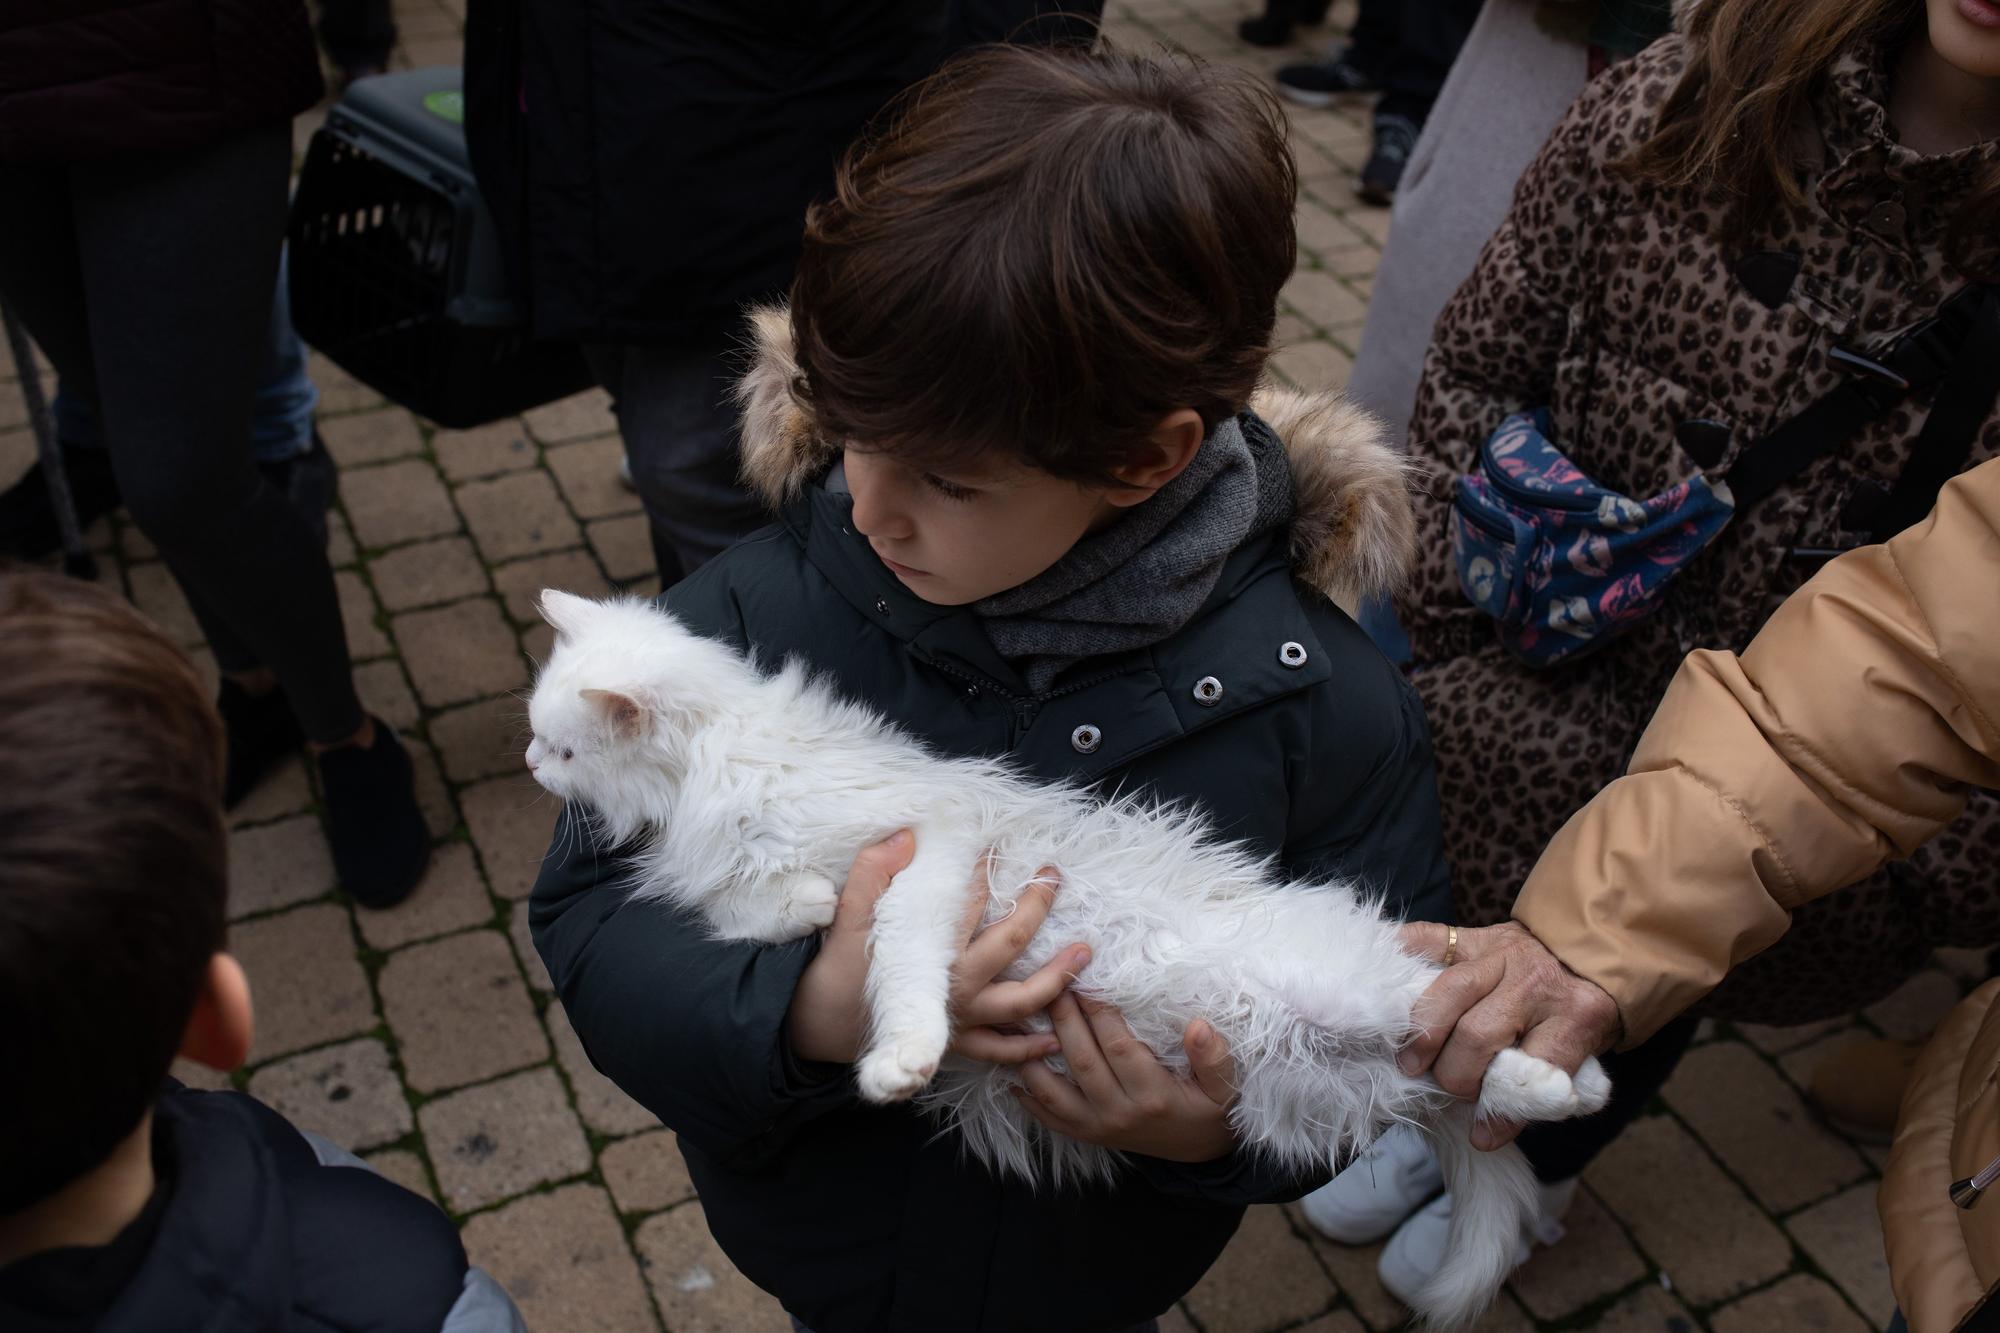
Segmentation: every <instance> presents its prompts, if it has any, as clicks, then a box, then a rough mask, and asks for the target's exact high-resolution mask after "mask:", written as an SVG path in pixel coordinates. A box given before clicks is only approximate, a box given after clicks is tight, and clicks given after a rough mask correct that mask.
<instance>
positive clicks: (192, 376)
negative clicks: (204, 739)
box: [0, 122, 363, 742]
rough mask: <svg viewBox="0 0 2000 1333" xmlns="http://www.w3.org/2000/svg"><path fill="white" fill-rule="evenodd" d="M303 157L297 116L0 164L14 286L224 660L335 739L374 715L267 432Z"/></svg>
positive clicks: (17, 305)
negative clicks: (222, 132)
mask: <svg viewBox="0 0 2000 1333" xmlns="http://www.w3.org/2000/svg"><path fill="white" fill-rule="evenodd" d="M291 160H292V138H291V126H290V125H289V124H287V123H284V122H278V123H276V124H272V125H269V126H266V127H264V128H262V129H258V130H253V131H248V132H245V133H241V134H236V135H233V136H231V137H229V138H227V139H224V140H223V141H221V142H220V143H215V144H211V145H209V146H208V147H205V148H201V149H197V150H194V151H192V152H184V153H148V154H128V155H124V156H119V157H111V158H104V159H101V160H98V161H92V162H83V163H78V164H75V165H72V166H60V165H58V166H6V167H0V295H4V296H5V298H6V300H7V303H8V304H9V305H11V306H12V307H13V308H14V309H15V310H16V311H17V312H18V313H19V315H20V317H21V320H22V322H23V323H24V324H25V325H26V326H27V328H28V331H29V333H30V334H32V335H33V337H34V339H35V341H36V342H38V343H40V344H41V347H42V350H43V351H44V352H45V353H47V354H48V358H49V360H50V361H51V362H53V363H54V364H55V368H56V372H57V373H58V374H59V375H60V376H61V378H62V384H63V388H64V390H65V391H66V392H68V393H72V394H76V395H80V396H81V397H83V398H84V399H85V400H86V401H87V402H88V403H89V404H90V405H91V406H92V407H94V408H95V409H96V413H97V415H98V418H99V419H100V420H101V421H102V422H103V424H104V434H105V445H106V448H107V449H108V451H109V453H110V456H111V467H112V472H113V475H114V476H115V477H116V478H117V481H118V487H119V490H120V491H121V492H122V493H123V495H124V497H125V503H126V506H127V508H128V510H129V511H130V513H131V516H132V519H133V521H134V522H135V523H137V524H138V525H139V530H140V531H142V532H144V533H145V534H146V536H147V537H148V538H150V539H151V540H152V542H153V544H154V545H155V546H157V547H158V548H159V550H160V554H161V557H162V558H163V559H164V560H165V561H166V563H167V566H168V568H170V569H171V570H172V571H173V574H174V577H175V579H176V580H178V581H179V583H180V585H181V590H182V591H183V592H184V593H186V595H187V599H188V604H189V606H191V607H192V608H193V610H194V613H195V615H196V617H197V618H198V619H199V620H200V622H201V626H202V630H203V632H204V633H205V634H206V635H207V636H208V641H209V644H210V646H211V647H212V648H213V649H214V652H215V657H216V661H217V663H218V664H219V665H220V666H221V667H222V668H223V670H225V671H239V670H245V669H248V668H250V667H252V666H256V665H260V664H261V665H264V666H268V667H269V668H270V669H271V670H272V671H273V672H275V673H276V675H277V677H278V681H279V683H280V685H282V686H283V688H284V691H285V694H286V697H287V698H288V699H289V700H290V702H291V706H292V709H293V711H294V712H295V713H296V714H297V715H298V718H299V722H300V724H301V725H302V726H303V727H304V728H305V732H306V735H307V736H308V737H310V738H311V739H313V740H315V741H323V742H330V741H337V740H341V739H344V738H346V737H348V736H351V735H353V734H354V732H355V731H357V730H358V729H359V728H360V726H361V722H362V716H363V715H362V711H361V704H360V702H359V701H358V700H357V699H356V697H355V694H354V683H353V679H352V676H351V675H350V672H349V669H348V660H347V638H346V633H345V631H344V630H343V628H342V625H341V619H340V603H339V600H338V598H337V597H336V595H335V593H334V585H333V571H332V569H331V568H329V567H328V565H327V560H326V551H325V548H324V547H323V546H322V545H321V543H320V542H319V541H318V540H316V539H315V537H314V535H313V532H312V529H311V528H310V527H309V526H308V525H307V523H306V520H305V519H304V518H303V517H302V516H301V515H300V513H299V511H298V510H297V509H296V508H294V507H293V506H292V504H291V503H290V502H289V501H288V500H287V499H286V498H285V497H284V496H283V495H281V494H280V493H279V492H278V491H277V490H276V489H274V488H273V487H272V486H271V485H270V484H269V483H268V482H267V481H266V480H265V479H264V475H263V473H262V472H260V471H258V469H257V465H256V462H255V458H254V453H253V449H252V446H251V432H250V416H251V402H252V397H253V394H254V391H255V389H256V387H257V378H258V374H259V371H260V370H261V369H262V368H263V366H264V363H265V359H266V345H265V344H266V338H267V334H268V330H269V325H270V319H271V299H272V291H273V284H274V283H275V281H276V277H277V272H278V247H279V244H280V242H281V241H283V239H284V234H285V209H286V195H285V186H286V178H287V176H288V174H289V172H290V170H291Z"/></svg>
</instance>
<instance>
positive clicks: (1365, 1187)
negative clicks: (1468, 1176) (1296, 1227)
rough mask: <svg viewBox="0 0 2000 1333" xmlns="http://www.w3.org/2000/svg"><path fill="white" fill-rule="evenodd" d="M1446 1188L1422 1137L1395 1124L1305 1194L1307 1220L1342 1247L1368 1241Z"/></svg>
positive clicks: (1392, 1229)
mask: <svg viewBox="0 0 2000 1333" xmlns="http://www.w3.org/2000/svg"><path fill="white" fill-rule="evenodd" d="M1443 1188H1444V1175H1443V1173H1442V1172H1440V1171H1439V1170H1438V1164H1437V1158H1436V1157H1434V1156H1433V1155H1432V1154H1431V1149H1430V1145H1429V1144H1428V1143H1425V1142H1424V1137H1423V1135H1421V1134H1419V1133H1418V1132H1417V1131H1416V1130H1414V1129H1411V1128H1410V1127H1409V1126H1408V1125H1391V1126H1390V1127H1389V1128H1388V1129H1387V1130H1385V1131H1383V1133H1382V1136H1381V1137H1380V1138H1378V1139H1376V1140H1375V1142H1374V1143H1372V1144H1370V1145H1369V1146H1368V1148H1367V1150H1366V1151H1364V1152H1363V1153H1362V1154H1361V1155H1360V1156H1359V1157H1357V1158H1355V1159H1354V1160H1353V1161H1352V1162H1349V1163H1348V1164H1347V1167H1346V1169H1345V1170H1343V1171H1342V1172H1341V1173H1340V1174H1339V1175H1337V1176H1335V1177H1334V1178H1333V1180H1332V1181H1331V1182H1330V1183H1328V1184H1326V1185H1324V1186H1322V1187H1321V1188H1319V1189H1316V1190H1314V1191H1313V1192H1312V1193H1311V1194H1308V1195H1306V1197H1305V1203H1304V1205H1303V1206H1304V1208H1305V1213H1306V1220H1307V1221H1308V1222H1310V1223H1312V1224H1313V1227H1314V1228H1315V1229H1316V1230H1318V1231H1319V1232H1320V1233H1321V1234H1322V1235H1325V1236H1328V1237H1331V1238H1332V1239H1334V1240H1337V1241H1339V1242H1340V1243H1341V1244H1343V1245H1366V1244H1368V1243H1369V1242H1371V1241H1378V1240H1380V1239H1382V1237H1384V1236H1386V1235H1388V1234H1389V1233H1390V1232H1391V1231H1394V1230H1395V1229H1396V1226H1397V1224H1398V1223H1400V1222H1401V1221H1402V1220H1403V1219H1404V1218H1406V1217H1408V1216H1409V1215H1410V1214H1411V1213H1413V1212H1415V1211H1416V1210H1417V1209H1418V1208H1419V1207H1421V1206H1422V1204H1423V1202H1424V1200H1426V1199H1428V1198H1430V1197H1431V1196H1432V1195H1433V1194H1436V1193H1437V1192H1438V1191H1439V1190H1441V1189H1443Z"/></svg>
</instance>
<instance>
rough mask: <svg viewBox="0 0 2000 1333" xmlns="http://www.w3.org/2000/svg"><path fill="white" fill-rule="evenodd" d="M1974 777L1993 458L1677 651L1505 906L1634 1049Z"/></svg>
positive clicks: (1981, 743) (1992, 719)
mask: <svg viewBox="0 0 2000 1333" xmlns="http://www.w3.org/2000/svg"><path fill="white" fill-rule="evenodd" d="M1975 786H1976V787H2000V460H1995V461H1994V462H1990V463H1987V464H1985V465H1983V466H1981V467H1978V468H1976V469H1974V470H1972V471H1971V472H1968V473H1966V474H1964V475H1963V476H1961V477H1959V478H1958V479H1957V480H1955V481H1953V482H1952V483H1951V484H1950V485H1949V486H1947V487H1946V488H1945V490H1944V492H1943V494H1942V495H1940V497H1939V499H1938V503H1937V507H1936V508H1935V509H1934V510H1933V511H1932V513H1931V516H1930V517H1929V518H1928V519H1926V520H1925V521H1924V522H1923V523H1920V524H1918V525H1917V526H1916V527H1914V528H1912V529H1910V530H1909V531H1908V532H1906V533H1904V534H1902V535H1901V536H1899V537H1897V538H1896V539H1895V540H1893V541H1891V542H1889V543H1888V544H1887V545H1884V546H1874V547H1869V548H1866V549H1864V550H1860V551H1855V552H1853V553H1851V554H1849V555H1845V556H1842V557H1841V558H1840V559H1838V560H1836V561H1834V562H1833V563H1832V564H1830V565H1828V566H1827V567H1826V568H1825V569H1824V570H1822V571H1821V572H1820V574H1819V575H1818V577H1816V578H1814V579H1813V580H1812V581H1811V582H1810V583H1808V584H1807V585H1806V586H1805V587H1804V588H1802V589H1800V590H1799V592H1798V593H1797V594H1796V595H1794V596H1793V597H1792V598H1791V599H1790V600H1789V601H1787V602H1786V603H1785V605H1784V606H1783V607H1781V608H1780V609H1779V611H1778V613H1777V614H1776V615H1774V616H1773V617H1772V618H1771V620H1770V623H1769V624H1767V625H1766V626H1765V627H1764V630H1763V632H1762V633H1760V634H1759V635H1758V636H1757V638H1756V640H1755V642H1753V643H1752V644H1751V645H1750V647H1749V649H1748V650H1747V651H1746V652H1745V653H1744V654H1743V656H1742V658H1741V659H1738V658H1736V657H1734V656H1732V655H1730V654H1728V653H1717V652H1698V653H1695V654H1693V655H1691V656H1690V657H1689V658H1688V660H1687V661H1686V662H1685V663H1684V664H1683V665H1682V667H1681V670H1680V673H1679V674H1678V675H1677V676H1676V677H1675V678H1674V682H1673V686H1672V688H1670V689H1669V690H1668V691H1667V695H1666V697H1665V699H1663V700H1662V701H1661V704H1660V707H1659V710H1658V711H1657V712H1656V713H1655V714H1654V715H1653V721H1652V724H1651V725H1650V726H1649V727H1648V728H1647V731H1646V734H1645V736H1644V738H1643V739H1642V740H1641V741H1640V743H1639V749H1638V751H1637V753H1636V754H1635V755H1634V757H1633V760H1632V766H1631V770H1630V772H1629V774H1628V776H1626V777H1624V778H1621V779H1619V780H1618V781H1617V782H1615V783H1613V784H1611V786H1609V787H1607V788H1605V790H1604V791H1603V792H1601V793H1599V795H1598V797H1597V798H1596V799H1595V800H1593V801H1592V802H1591V803H1590V804H1589V805H1587V806H1585V807H1584V808H1583V809H1582V810H1581V811H1579V812H1578V813H1577V814H1576V815H1575V816H1574V817H1573V818H1572V819H1571V820H1570V821H1569V823H1568V824H1567V825H1566V826H1565V827H1564V828H1563V830H1562V832H1561V833H1559V834H1558V835H1557V836H1556V838H1555V840H1554V841H1553V842H1551V843H1550V844H1549V847H1548V849H1547V851H1546V852H1545V853H1544V854H1543V856H1542V858H1541V860H1540V862H1539V863H1538V864H1537V865H1536V867H1535V870H1534V873H1533V874H1532V875H1531V876H1530V877H1529V880H1528V883H1527V886H1526V887H1525V888H1524V889H1523V890H1522V891H1521V895H1520V898H1519V901H1518V902H1517V903H1516V905H1515V908H1514V916H1515V918H1516V919H1517V920H1519V921H1520V922H1522V924H1524V925H1526V926H1527V927H1528V929H1529V930H1531V931H1533V932H1534V933H1535V935H1536V937H1537V938H1538V939H1540V940H1541V941H1542V942H1543V943H1544V944H1546V945H1547V946H1548V947H1549V948H1550V949H1551V950H1552V951H1553V952H1554V953H1555V954H1556V956H1557V957H1559V958H1561V959H1562V960H1563V962H1564V963H1566V964H1568V965H1569V967H1571V968H1572V969H1573V970H1575V971H1576V972H1577V973H1579V974H1580V975H1582V976H1585V977H1588V978H1589V979H1590V980H1592V981H1594V982H1596V983H1597V984H1598V985H1600V986H1602V987H1604V989H1605V990H1606V991H1608V992H1610V994H1611V996H1612V998H1613V999H1615V1000H1616V1001H1617V1002H1618V1007H1619V1011H1620V1014H1621V1015H1622V1017H1623V1019H1624V1022H1625V1035H1624V1041H1625V1044H1626V1045H1633V1044H1636V1043H1637V1042H1639V1041H1640V1040H1642V1039H1644V1038H1645V1037H1647V1036H1649V1035H1650V1034H1651V1033H1652V1032H1653V1031H1654V1030H1656V1029H1657V1028H1658V1027H1659V1026H1660V1025H1661V1024H1662V1023H1664V1022H1666V1021H1667V1020H1668V1019H1670V1018H1672V1017H1673V1016H1674V1015H1675V1014H1677V1013H1679V1012H1680V1011H1682V1010H1683V1009H1685V1008H1687V1007H1688V1006H1689V1005H1691V1004H1692V1003H1694V1002H1695V1001H1696V1000H1698V999H1700V998H1701V996H1702V995H1704V994H1705V993H1706V992H1708V991H1709V990H1710V989H1711V988H1713V987H1714V986H1715V985H1716V983H1717V982H1718V981H1720V980H1721V978H1722V976H1723V975H1724V974H1725V973H1726V972H1727V971H1728V970H1729V969H1730V968H1731V967H1733V966H1735V965H1736V964H1738V963H1740V962H1742V961H1743V960H1744V959H1745V958H1748V957H1750V956H1751V955H1752V954H1755V953H1757V952H1758V951H1759V950H1761V949H1764V948H1767V947H1769V946H1770V944H1771V943H1772V942H1773V941H1775V940H1776V939H1777V938H1778V937H1779V936H1780V935H1782V934H1783V933H1784V931H1785V928H1786V926H1787V924H1788V923H1789V919H1790V915H1789V914H1790V909H1791V908H1793V907H1795V906H1797V905H1799V904H1800V903H1802V902H1805V901H1807V900H1809V899H1812V898H1815V897H1818V896H1820V895H1822V894H1826V893H1831V892H1833V891H1834V890H1835V889H1838V888H1841V887H1843V886H1844V885H1848V884H1852V883H1854V882H1855V881H1856V880H1859V879H1862V878H1864V877H1865V876H1867V875H1868V874H1869V873H1870V872H1872V871H1873V870H1875V869H1876V868H1877V867H1878V866H1880V865H1881V864H1882V863H1883V862H1885V861H1888V860H1890V859H1892V858H1894V857H1897V856H1902V855H1907V854H1908V853H1910V852H1911V851H1912V850H1914V849H1915V848H1916V847H1917V846H1919V845H1920V844H1922V843H1923V842H1924V841H1925V840H1926V839H1928V838H1930V837H1932V836H1934V835H1935V834H1937V833H1938V832H1940V831H1941V830H1942V829H1943V828H1944V827H1945V825H1946V824H1948V823H1949V822H1950V821H1951V820H1952V819H1953V818H1954V817H1955V816H1956V815H1957V814H1958V812H1959V810H1960V809H1961V808H1962V807H1963V806H1964V804H1965V800H1966V794H1967V788H1968V787H1975Z"/></svg>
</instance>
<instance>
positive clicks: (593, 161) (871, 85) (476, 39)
mask: <svg viewBox="0 0 2000 1333" xmlns="http://www.w3.org/2000/svg"><path fill="white" fill-rule="evenodd" d="M939 12H940V7H939V6H937V5H934V4H927V3H922V2H921V0H803V2H801V0H788V2H786V3H777V2H776V0H647V2H646V3H614V2H613V0H473V2H472V4H471V6H470V8H469V9H468V11H467V15H466V48H465V87H466V133H467V137H468V140H469V143H470V147H471V151H472V157H473V165H474V168H475V170H476V171H477V173H478V177H479V183H480V189H481V192H482V193H483V194H484V195H485V196H486V198H487V202H488V203H489V205H491V206H492V209H493V213H494V216H495V219H496V220H497V221H498V223H499V225H500V227H501V231H502V234H503V235H504V236H505V237H506V238H507V239H508V241H509V245H508V251H509V255H510V257H511V259H512V260H513V262H514V266H515V268H516V270H517V274H518V276H519V277H520V279H521V280H522V282H523V285H524V290H526V291H527V293H528V296H529V306H530V310H531V314H532V319H533V323H534V330H535V333H536V334H537V336H540V337H544V338H561V339H570V340H576V341H583V342H641V343H643V342H672V341H677V340H680V339H683V338H686V337H690V336H699V335H703V334H709V333H712V331H713V330H714V329H716V328H718V327H720V326H721V325H723V324H725V323H727V322H728V321H730V320H731V319H732V318H733V316H734V312H735V311H736V309H737V307H738V306H739V305H741V304H743V303H744V302H746V301H749V300H752V299H754V298H764V297H769V296H772V295H774V294H781V293H782V292H783V291H784V290H785V289H786V288H787V287H789V286H790V285H791V280H792V267H793V265H794V264H795V263H796V262H797V260H798V252H799V238H800V234H801V229H802V226H803V223H804V219H805V211H806V205H807V204H809V203H810V202H812V201H813V200H814V199H816V198H818V197H819V196H820V195H822V194H824V193H826V192H827V191H828V190H829V189H830V188H831V186H832V183H833V166H834V162H835V160H836V159H837V158H838V157H839V155H840V153H841V152H842V150H844V149H845V148H846V147H847V145H848V142H849V141H850V140H852V139H853V138H854V136H855V135H856V134H857V133H858V132H859V131H860V129H861V128H862V126H863V125H864V124H866V123H867V121H868V119H869V117H870V116H872V115H874V114H875V112H876V111H877V110H878V109H880V108H881V106H882V105H883V103H885V102H887V101H888V100H889V98H890V97H892V96H893V95H894V94H895V93H897V92H898V91H900V90H901V89H902V88H903V87H905V86H906V85H908V84H910V83H912V82H914V81H915V80H916V79H918V78H920V77H922V76H923V75H924V74H926V73H928V72H929V71H930V70H931V68H932V67H933V66H934V65H935V63H936V62H937V60H938V58H939V55H940V48H941V43H942V41H943V31H944V30H943V20H942V19H941V17H940V16H939Z"/></svg>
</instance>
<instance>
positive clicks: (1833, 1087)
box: [1806, 1037, 1924, 1144]
mask: <svg viewBox="0 0 2000 1333" xmlns="http://www.w3.org/2000/svg"><path fill="white" fill-rule="evenodd" d="M1923 1048H1924V1047H1923V1043H1922V1042H1902V1041H1889V1040H1887V1039H1885V1038H1882V1037H1865V1038H1862V1039H1860V1040H1858V1041H1851V1042H1848V1043H1847V1044H1845V1045H1843V1046H1841V1047H1840V1048H1839V1049H1837V1050H1835V1051H1833V1052H1832V1053H1830V1054H1829V1055H1827V1057H1826V1058H1825V1059H1823V1060H1821V1061H1820V1063H1819V1067H1818V1068H1817V1069H1814V1070H1813V1074H1812V1081H1811V1083H1809V1084H1808V1085H1807V1087H1806V1100H1807V1101H1809V1102H1811V1103H1812V1104H1813V1105H1814V1106H1816V1107H1818V1108H1819V1111H1820V1114H1821V1115H1824V1116H1825V1117H1826V1118H1827V1119H1828V1120H1830V1121H1832V1122H1833V1125H1834V1128H1836V1129H1838V1130H1840V1132H1841V1133H1843V1134H1845V1135H1847V1137H1849V1138H1851V1139H1854V1140H1856V1141H1858V1142H1861V1143H1875V1144H1886V1143H1888V1142H1889V1140H1890V1139H1891V1138H1893V1137H1894V1135H1895V1130H1896V1118H1897V1117H1898V1116H1899V1115H1900V1114H1901V1113H1902V1109H1903V1090H1904V1089H1905V1088H1907V1087H1908V1086H1909V1085H1910V1074H1911V1072H1912V1071H1913V1070H1914V1069H1915V1068H1916V1064H1917V1056H1918V1055H1919V1054H1920V1053H1921V1052H1922V1051H1923Z"/></svg>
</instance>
